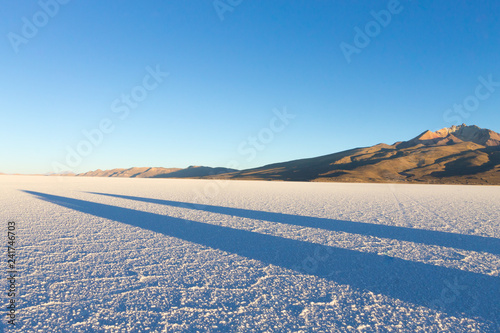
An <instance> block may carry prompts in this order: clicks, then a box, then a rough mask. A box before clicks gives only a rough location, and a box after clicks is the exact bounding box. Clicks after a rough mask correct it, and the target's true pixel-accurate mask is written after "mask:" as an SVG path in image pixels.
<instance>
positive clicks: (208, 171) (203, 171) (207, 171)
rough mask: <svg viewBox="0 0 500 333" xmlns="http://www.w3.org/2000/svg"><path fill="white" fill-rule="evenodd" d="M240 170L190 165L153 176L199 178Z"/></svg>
mask: <svg viewBox="0 0 500 333" xmlns="http://www.w3.org/2000/svg"><path fill="white" fill-rule="evenodd" d="M235 171H238V170H235V169H228V168H211V167H205V166H190V167H189V168H186V169H181V170H178V171H173V172H170V173H164V174H159V175H156V176H153V178H199V177H206V176H212V175H219V174H224V173H230V172H235Z"/></svg>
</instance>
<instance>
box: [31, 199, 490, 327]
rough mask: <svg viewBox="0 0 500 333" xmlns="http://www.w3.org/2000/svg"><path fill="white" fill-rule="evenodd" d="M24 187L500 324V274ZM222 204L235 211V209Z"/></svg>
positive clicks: (296, 219)
mask: <svg viewBox="0 0 500 333" xmlns="http://www.w3.org/2000/svg"><path fill="white" fill-rule="evenodd" d="M24 192H26V193H29V194H32V195H34V196H37V197H38V198H40V199H42V200H45V201H48V202H51V203H53V204H57V205H59V206H63V207H67V208H70V209H73V210H76V211H79V212H83V213H87V214H91V215H94V216H98V217H102V218H106V219H110V220H114V221H117V222H121V223H126V224H129V225H132V226H136V227H140V228H143V229H146V230H150V231H154V232H158V233H161V234H164V235H166V236H171V237H176V238H179V239H182V240H185V241H189V242H193V243H196V244H200V245H203V246H207V247H210V248H213V249H219V250H222V251H226V252H230V253H235V254H238V255H240V256H244V257H247V258H251V259H255V260H259V261H261V262H264V263H267V264H272V265H276V266H279V267H283V268H286V269H291V270H294V271H298V272H301V273H304V274H309V275H314V276H317V277H320V278H324V279H328V280H330V281H334V282H336V283H339V284H345V285H350V286H352V287H354V288H359V289H363V290H369V291H372V292H374V293H379V294H384V295H387V296H390V297H393V298H397V299H400V300H402V301H406V302H411V303H414V304H417V305H422V306H425V307H429V308H433V309H436V310H440V311H443V312H446V313H448V314H450V315H454V316H462V315H465V316H467V317H479V318H482V319H483V320H486V321H487V322H489V323H490V324H491V325H492V326H493V327H498V326H499V323H500V302H498V300H499V299H500V279H499V278H497V277H493V276H487V275H483V274H477V273H471V272H466V271H462V270H458V269H451V268H445V267H439V266H433V265H428V264H424V263H419V262H413V261H408V260H403V259H399V258H392V257H388V256H380V255H376V254H372V253H362V252H357V251H352V250H346V249H341V248H335V247H330V246H323V245H318V244H313V243H309V242H304V241H299V240H293V239H287V238H281V237H277V236H271V235H264V234H259V233H255V232H250V231H245V230H239V229H233V228H228V227H222V226H216V225H211V224H206V223H200V222H196V221H189V220H183V219H179V218H174V217H169V216H164V215H157V214H153V213H148V212H142V211H137V210H134V209H128V208H122V207H116V206H110V205H105V204H100V203H94V202H89V201H83V200H77V199H72V198H67V197H61V196H55V195H50V194H45V193H40V192H33V191H24ZM120 197H123V196H120ZM145 200H146V199H144V200H143V201H145ZM147 200H152V199H147ZM176 204H178V205H181V204H182V205H185V206H189V205H190V204H187V203H186V204H184V203H176ZM183 207H184V206H183ZM205 207H207V206H205ZM210 207H211V208H209V209H208V210H207V211H214V210H216V209H215V206H210ZM219 208H220V210H221V211H226V214H230V215H234V214H231V213H233V212H236V211H232V210H226V209H227V208H223V207H219ZM243 211H244V210H243ZM249 212H250V211H249ZM261 213H262V216H268V217H273V220H279V221H280V222H283V223H287V222H286V221H287V216H288V217H291V215H286V214H281V215H284V216H283V217H278V215H279V214H276V213H266V212H261ZM255 214H257V212H255ZM254 218H257V217H254ZM261 218H262V217H261ZM302 218H303V217H300V216H293V224H297V225H302V224H300V223H303V224H309V223H310V221H311V220H310V218H305V217H304V220H303V222H300V221H301V219H302ZM330 223H340V224H343V225H345V226H350V224H349V223H352V222H348V221H332V220H330ZM353 228H354V227H353ZM375 230H376V229H375Z"/></svg>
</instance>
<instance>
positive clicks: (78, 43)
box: [0, 0, 500, 173]
mask: <svg viewBox="0 0 500 333" xmlns="http://www.w3.org/2000/svg"><path fill="white" fill-rule="evenodd" d="M499 13H500V2H498V1H475V2H473V1H464V0H453V1H451V0H447V1H423V0H422V1H416V0H413V1H410V0H401V1H399V2H398V1H395V0H391V1H386V0H384V1H378V0H377V1H374V0H358V1H333V0H332V1H326V0H316V1H312V0H300V1H299V0H295V1H294V0H288V1H284V0H274V1H264V0H243V1H240V0H216V1H212V0H205V1H159V0H157V1H142V2H139V1H128V0H123V1H97V0H87V1H77V0H72V1H68V0H64V1H63V0H59V2H56V0H41V1H39V2H37V1H3V4H2V11H0V22H2V24H1V25H0V26H1V29H2V31H1V38H0V55H1V61H0V69H1V77H0V110H1V111H0V112H1V118H0V126H1V128H0V171H1V172H4V173H46V172H51V171H54V168H55V167H59V168H62V169H65V168H66V169H68V170H72V171H75V172H84V171H88V170H94V169H97V168H100V169H109V168H117V167H132V166H163V167H187V166H189V165H207V166H227V165H228V163H230V162H231V161H233V162H232V163H233V165H237V166H238V168H248V167H254V166H260V165H264V164H269V163H273V162H282V161H287V160H292V159H298V158H304V157H314V156H319V155H324V154H329V153H334V152H337V151H341V150H345V149H350V148H354V147H360V146H370V145H374V144H377V143H380V142H385V143H389V144H392V143H394V142H395V141H399V140H406V139H410V138H412V137H414V136H416V135H418V134H419V133H421V132H423V131H424V130H426V129H430V130H436V129H439V128H442V127H448V126H451V125H453V124H455V123H467V124H475V125H478V126H480V127H486V128H489V129H492V130H494V131H500V113H499V112H500V83H498V82H500V61H499V54H500V20H499V19H498V17H499ZM151 73H152V74H151ZM165 73H168V75H167V74H165ZM455 104H456V105H458V107H454V105H455ZM464 104H465V105H464ZM460 107H461V108H462V111H460ZM464 107H465V108H464ZM467 110H468V111H467ZM277 114H280V115H281V118H279V117H278V116H277ZM286 114H288V115H286ZM292 115H293V116H292ZM84 131H87V133H91V134H92V135H91V138H90V139H89V138H87V136H85V134H84ZM75 155H77V156H75ZM234 163H236V164H234Z"/></svg>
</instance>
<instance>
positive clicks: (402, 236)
mask: <svg viewBox="0 0 500 333" xmlns="http://www.w3.org/2000/svg"><path fill="white" fill-rule="evenodd" d="M89 193H91V194H98V195H105V196H110V197H116V198H122V199H128V200H135V201H143V202H149V203H155V204H160V205H168V206H173V207H181V208H188V209H196V210H203V211H206V212H211V213H218V214H225V215H231V216H239V217H245V218H249V219H256V220H264V221H270V222H278V223H284V224H291V225H296V226H301V227H309V228H319V229H324V230H331V231H341V232H348V233H351V234H358V235H365V236H375V237H381V238H390V239H396V240H399V241H408V242H413V243H420V244H426V245H438V246H445V247H451V248H456V249H462V250H468V251H477V252H489V253H492V254H500V239H498V238H492V237H483V236H474V235H463V234H455V233H449V232H443V231H434V230H425V229H414V228H405V227H398V226H390V225H381V224H371V223H363V222H352V221H341V220H331V219H325V218H319V217H312V216H298V215H290V214H282V213H273V212H263V211H257V210H249V209H241V208H230V207H220V206H211V205H200V204H192V203H186V202H179V201H170V200H160V199H150V198H142V197H133V196H127V195H117V194H108V193H96V192H89Z"/></svg>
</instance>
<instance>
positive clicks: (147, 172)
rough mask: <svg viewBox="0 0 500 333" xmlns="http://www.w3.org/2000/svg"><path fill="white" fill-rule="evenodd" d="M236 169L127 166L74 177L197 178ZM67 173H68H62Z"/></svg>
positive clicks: (98, 170)
mask: <svg viewBox="0 0 500 333" xmlns="http://www.w3.org/2000/svg"><path fill="white" fill-rule="evenodd" d="M234 171H237V170H235V169H228V168H211V167H205V166H190V167H188V168H186V169H180V168H148V167H143V168H137V167H134V168H128V169H111V170H100V169H97V170H94V171H89V172H85V173H80V174H77V175H74V176H76V177H124V178H199V177H205V176H210V175H218V174H221V173H228V172H234ZM64 175H68V174H64Z"/></svg>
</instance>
